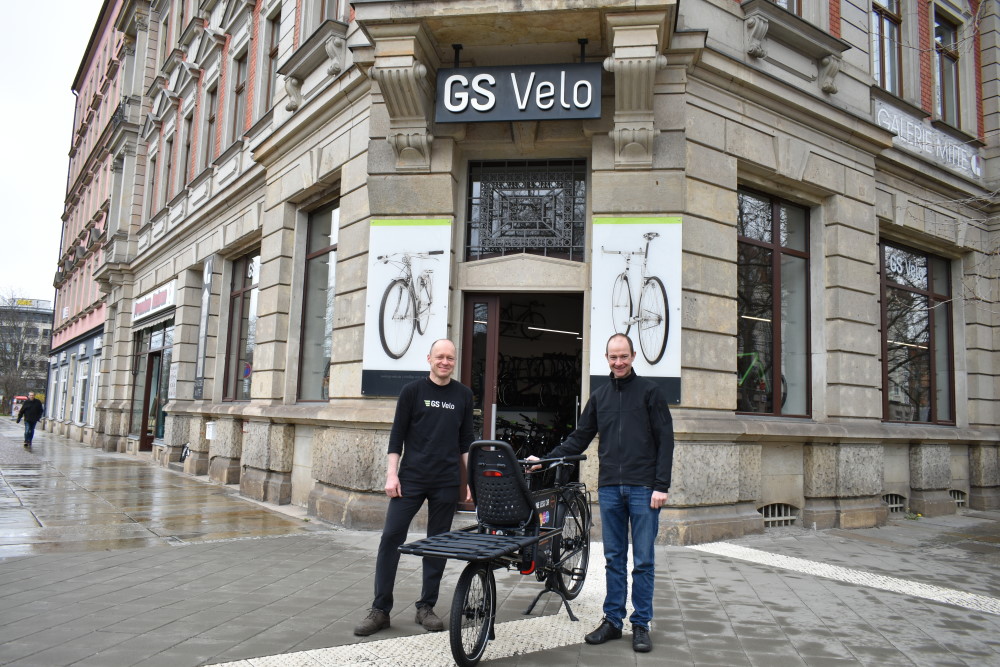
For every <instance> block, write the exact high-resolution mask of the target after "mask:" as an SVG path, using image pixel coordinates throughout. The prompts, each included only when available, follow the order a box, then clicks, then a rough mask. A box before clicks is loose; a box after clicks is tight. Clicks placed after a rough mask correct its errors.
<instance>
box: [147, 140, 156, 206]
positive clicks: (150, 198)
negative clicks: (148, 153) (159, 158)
mask: <svg viewBox="0 0 1000 667" xmlns="http://www.w3.org/2000/svg"><path fill="white" fill-rule="evenodd" d="M146 164H147V166H148V168H149V178H148V179H146V182H147V183H148V184H149V185H148V186H147V187H148V188H149V191H148V192H147V193H146V217H147V218H152V217H153V213H155V212H156V210H157V209H156V197H157V195H156V188H157V185H156V156H155V155H154V156H153V157H151V158H149V161H148V162H147V163H146Z"/></svg>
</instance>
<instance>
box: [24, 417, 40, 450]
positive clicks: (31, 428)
mask: <svg viewBox="0 0 1000 667" xmlns="http://www.w3.org/2000/svg"><path fill="white" fill-rule="evenodd" d="M37 423H38V422H33V421H28V420H27V419H25V420H24V442H25V443H26V444H29V445H30V444H31V441H32V440H33V439H34V438H35V424H37Z"/></svg>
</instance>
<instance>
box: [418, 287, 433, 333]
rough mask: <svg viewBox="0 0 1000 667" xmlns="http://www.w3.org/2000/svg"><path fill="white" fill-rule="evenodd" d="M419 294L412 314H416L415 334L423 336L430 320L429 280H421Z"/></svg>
mask: <svg viewBox="0 0 1000 667" xmlns="http://www.w3.org/2000/svg"><path fill="white" fill-rule="evenodd" d="M419 292H420V295H419V296H420V298H419V299H418V300H417V302H416V306H415V309H414V312H416V314H417V317H416V320H415V323H416V327H417V333H418V334H420V335H421V336H423V335H424V334H425V333H427V323H428V322H430V320H431V283H430V280H429V279H427V278H423V279H421V281H420V289H419Z"/></svg>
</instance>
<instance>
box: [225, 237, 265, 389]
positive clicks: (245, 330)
mask: <svg viewBox="0 0 1000 667" xmlns="http://www.w3.org/2000/svg"><path fill="white" fill-rule="evenodd" d="M259 282H260V250H255V251H254V252H251V253H250V254H248V255H244V256H243V257H240V258H239V259H238V260H236V261H235V262H233V280H232V283H231V288H230V290H229V335H228V341H227V343H226V371H225V373H226V375H225V384H224V389H223V394H222V397H223V398H224V399H225V400H228V401H249V400H250V378H251V374H252V373H253V351H254V347H255V346H256V342H257V295H258V292H259V289H258V283H259Z"/></svg>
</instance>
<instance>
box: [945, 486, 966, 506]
mask: <svg viewBox="0 0 1000 667" xmlns="http://www.w3.org/2000/svg"><path fill="white" fill-rule="evenodd" d="M948 494H949V495H951V499H952V500H954V501H955V507H965V491H959V490H958V489H952V490H951V491H949V492H948Z"/></svg>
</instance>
